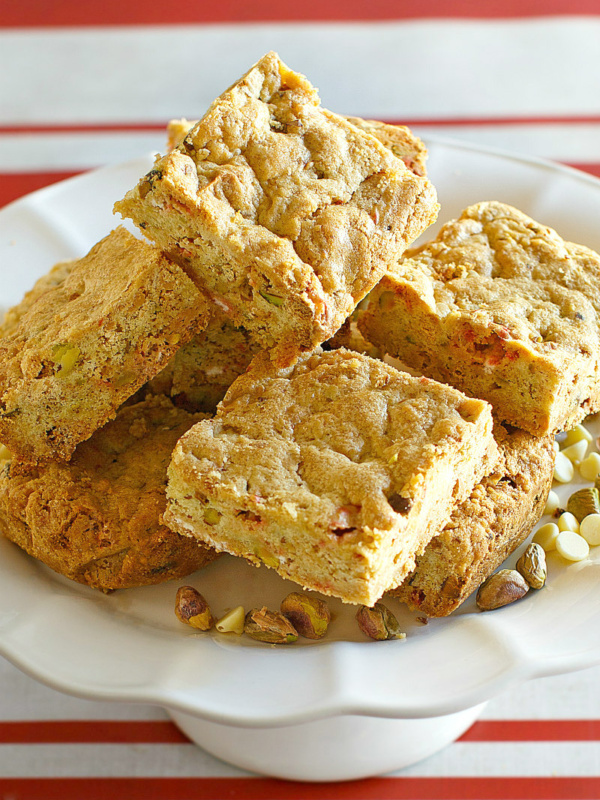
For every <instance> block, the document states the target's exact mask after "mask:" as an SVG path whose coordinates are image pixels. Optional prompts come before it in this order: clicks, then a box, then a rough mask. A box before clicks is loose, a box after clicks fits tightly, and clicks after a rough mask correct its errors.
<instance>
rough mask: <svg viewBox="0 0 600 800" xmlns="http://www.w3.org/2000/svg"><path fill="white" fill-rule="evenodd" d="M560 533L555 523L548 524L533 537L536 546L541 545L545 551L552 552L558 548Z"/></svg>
mask: <svg viewBox="0 0 600 800" xmlns="http://www.w3.org/2000/svg"><path fill="white" fill-rule="evenodd" d="M559 533H560V531H559V529H558V525H556V523H554V522H547V523H546V524H545V525H542V527H541V528H538V530H537V531H536V533H535V536H534V537H533V541H534V542H535V543H536V544H539V545H541V547H543V549H544V550H545V551H546V553H547V552H549V551H550V550H554V549H555V547H556V540H557V539H558V534H559Z"/></svg>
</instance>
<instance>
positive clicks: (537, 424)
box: [0, 53, 600, 615]
mask: <svg viewBox="0 0 600 800" xmlns="http://www.w3.org/2000/svg"><path fill="white" fill-rule="evenodd" d="M169 139H170V150H169V152H168V153H167V155H165V156H163V157H159V158H157V160H156V163H155V164H154V166H153V168H152V170H151V171H150V172H149V173H148V174H147V175H145V176H143V177H142V178H141V179H140V181H139V183H138V185H137V186H136V187H134V188H132V189H131V191H130V192H128V193H127V195H126V196H125V198H124V199H123V200H121V201H119V202H117V203H116V205H115V209H116V210H117V211H118V212H120V213H121V215H122V216H123V217H126V218H128V219H130V220H132V221H133V222H134V223H135V225H137V227H138V228H139V229H140V231H141V234H142V235H143V236H144V238H145V240H147V241H140V240H138V239H136V238H134V237H133V236H132V235H131V234H129V233H127V232H126V231H125V230H124V229H123V228H118V229H117V230H116V231H113V232H112V233H111V234H110V235H109V236H108V237H107V238H106V239H104V240H103V241H102V242H100V243H98V244H97V245H96V246H95V247H94V248H93V249H92V251H91V252H90V253H89V254H88V255H87V256H85V257H84V258H83V259H80V260H79V261H76V262H70V263H68V264H61V265H58V266H57V267H55V268H54V269H53V270H52V271H51V272H50V273H49V275H47V276H45V277H44V278H42V279H41V280H40V281H38V283H37V284H36V286H35V287H34V288H33V290H32V291H31V292H30V293H29V294H28V295H26V297H25V299H24V300H23V302H22V303H21V304H20V305H19V306H17V307H16V308H15V309H12V310H11V311H10V312H9V313H8V314H7V317H6V319H5V322H4V326H3V328H2V330H1V336H0V351H1V356H2V357H1V358H0V363H1V364H2V366H1V367H0V441H2V442H3V444H4V445H5V446H6V448H8V451H10V454H9V453H8V451H7V453H6V459H5V466H4V470H3V473H2V477H1V478H0V528H1V529H2V530H3V532H4V533H5V534H6V535H7V536H8V537H9V538H11V539H13V541H15V542H16V543H17V544H19V545H20V546H21V547H23V548H24V549H26V550H27V551H28V552H29V553H31V554H32V555H34V556H36V557H38V558H40V559H41V560H43V561H45V562H46V563H47V564H49V565H50V566H51V567H52V568H54V569H56V570H57V571H59V572H62V573H63V574H66V575H68V576H69V577H71V578H74V579H76V580H80V581H82V582H86V583H89V584H90V585H94V586H98V588H102V589H111V588H119V587H122V586H128V585H137V584H140V583H150V582H157V581H159V580H166V579H168V578H172V577H179V576H181V575H183V574H185V572H186V571H192V570H194V569H197V568H198V567H199V566H201V565H202V564H203V563H206V562H207V561H208V560H210V559H211V558H212V557H214V555H215V554H216V553H218V552H222V551H225V552H229V553H232V554H234V555H237V556H241V557H243V558H245V559H247V560H249V561H250V562H252V563H254V564H257V565H261V564H264V565H266V566H267V567H270V568H273V569H275V570H277V572H278V573H279V574H280V575H282V576H284V577H286V578H290V579H292V580H294V581H296V582H297V583H299V584H301V585H302V586H304V587H306V588H309V589H314V590H318V591H320V592H322V593H324V594H328V595H332V596H336V597H339V598H341V599H342V600H344V601H346V602H349V603H361V604H366V605H372V604H373V603H375V602H376V601H377V600H378V599H379V598H380V597H381V596H382V595H383V594H384V593H385V592H388V591H393V592H394V593H395V594H396V595H397V596H399V597H400V598H401V599H402V600H404V601H406V602H407V603H408V604H409V605H411V606H413V607H415V608H420V609H422V610H424V611H425V612H426V613H427V614H430V615H445V614H448V613H450V612H451V611H452V610H453V609H454V608H456V607H457V606H458V605H459V604H460V603H461V602H462V601H463V600H464V599H465V598H466V597H467V596H468V594H470V593H471V592H472V591H473V590H474V589H475V588H477V586H478V585H479V583H480V582H481V581H482V580H483V579H484V578H485V577H487V575H488V574H489V573H490V572H492V571H493V570H494V569H495V568H496V567H497V566H498V564H500V563H501V562H502V561H503V560H504V558H505V557H506V556H507V555H508V554H509V553H510V552H511V551H512V550H513V549H514V548H515V547H517V546H518V545H519V544H520V543H521V542H522V541H523V540H524V539H525V538H526V537H527V536H528V534H529V533H530V532H531V530H532V528H533V525H534V524H535V522H536V521H537V519H539V517H540V516H541V513H542V510H543V508H544V504H545V500H546V496H547V493H548V490H549V488H550V485H551V481H552V473H553V462H554V447H553V434H554V433H556V432H557V431H559V430H563V429H566V428H568V427H570V426H572V425H574V424H575V423H576V422H578V421H579V420H580V419H582V418H583V417H584V416H585V415H586V414H588V413H591V412H593V411H596V410H598V409H599V408H600V389H599V388H598V387H599V382H598V369H599V365H598V362H599V360H600V326H599V323H598V311H600V302H599V301H598V299H597V298H598V296H600V295H599V294H598V291H599V289H600V266H599V265H600V258H599V257H598V256H597V255H596V254H594V253H592V252H591V251H589V250H586V249H585V248H583V247H577V246H575V245H570V244H567V243H565V242H563V241H562V240H561V239H560V238H559V237H558V236H557V234H555V233H554V232H553V231H550V230H549V229H546V228H543V227H542V226H540V225H537V224H536V223H534V222H533V221H532V220H530V219H529V218H527V217H525V216H524V215H522V214H520V213H519V212H518V211H516V210H515V209H512V208H510V207H508V206H504V205H501V204H499V203H482V204H479V205H478V206H474V207H472V208H470V209H467V211H466V212H465V213H464V215H463V217H461V219H460V220H458V221H456V222H452V223H449V224H448V225H446V226H445V227H444V228H443V229H442V232H441V233H440V235H439V237H438V238H437V239H436V240H435V241H434V242H433V243H431V244H429V245H426V246H424V247H421V248H419V249H418V250H413V251H410V250H407V248H409V247H410V245H411V244H413V243H414V241H415V240H416V239H417V238H418V237H419V236H420V235H421V233H423V232H424V231H425V230H426V229H427V228H428V227H429V226H430V225H431V224H432V223H433V222H434V221H435V219H436V217H437V213H438V205H437V200H436V194H435V189H434V187H433V186H432V184H431V182H430V181H429V180H428V178H427V177H426V170H425V156H426V151H425V148H424V146H423V144H422V142H420V141H419V140H418V139H417V138H416V137H415V136H413V135H412V134H411V133H410V131H409V130H408V129H407V128H404V127H401V126H391V125H384V124H383V123H378V122H368V121H365V120H360V119H357V118H345V117H341V116H339V115H336V114H334V113H332V112H329V111H327V110H325V109H323V108H321V106H320V104H319V98H318V95H317V92H316V90H315V89H314V88H313V87H312V86H311V84H310V83H309V82H308V81H307V79H306V78H304V77H303V76H301V75H299V74H297V73H294V72H292V71H291V70H290V69H289V68H288V67H286V66H285V65H284V64H283V63H282V62H281V61H280V60H279V58H278V56H277V55H276V54H274V53H269V54H267V55H266V56H265V57H264V58H262V59H261V60H260V61H259V62H258V63H257V64H256V65H255V66H254V67H252V68H251V69H250V70H249V72H248V73H247V74H246V75H245V76H243V78H241V79H240V80H239V81H238V82H237V83H236V84H234V85H233V86H232V87H231V88H230V89H228V90H227V91H226V92H225V93H224V94H223V95H221V96H220V97H219V98H217V100H215V101H214V103H213V104H212V105H211V107H210V108H209V110H208V111H207V113H206V114H205V116H204V117H203V118H202V119H201V120H199V121H198V122H195V123H187V122H186V121H184V120H181V121H179V122H176V123H173V124H171V126H170V129H169ZM148 242H149V243H148ZM365 298H366V299H365ZM359 304H361V305H360V307H359ZM357 325H358V328H357ZM384 355H390V356H393V357H394V358H396V359H400V360H401V361H402V362H404V363H405V364H406V365H407V366H408V367H409V368H411V369H410V372H409V371H405V370H404V369H398V368H397V367H396V366H392V364H391V363H389V362H390V359H387V360H385V359H384V358H382V357H377V356H384ZM169 461H170V464H169V467H168V480H167V463H168V462H169Z"/></svg>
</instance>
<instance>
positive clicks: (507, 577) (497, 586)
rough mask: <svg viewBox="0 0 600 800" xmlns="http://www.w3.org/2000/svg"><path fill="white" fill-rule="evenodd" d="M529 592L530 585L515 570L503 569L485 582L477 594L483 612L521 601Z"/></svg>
mask: <svg viewBox="0 0 600 800" xmlns="http://www.w3.org/2000/svg"><path fill="white" fill-rule="evenodd" d="M528 591H529V584H528V583H527V581H526V580H525V578H524V577H523V576H522V575H521V573H520V572H517V571H516V570H515V569H501V570H500V571H499V572H494V574H493V575H490V577H489V578H488V579H487V580H486V581H484V582H483V583H482V584H481V586H480V587H479V590H478V592H477V605H478V606H479V608H480V609H481V610H482V611H492V609H494V608H500V607H501V606H506V605H508V604H509V603H514V602H515V600H520V599H521V598H522V597H524V596H525V595H526V594H527V592H528Z"/></svg>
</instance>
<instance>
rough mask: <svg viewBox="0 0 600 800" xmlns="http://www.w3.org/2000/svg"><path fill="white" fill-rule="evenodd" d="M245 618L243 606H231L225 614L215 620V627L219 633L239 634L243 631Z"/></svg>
mask: <svg viewBox="0 0 600 800" xmlns="http://www.w3.org/2000/svg"><path fill="white" fill-rule="evenodd" d="M245 618H246V614H245V613H244V607H243V606H236V608H232V609H231V611H228V612H227V614H225V616H223V617H221V619H219V620H217V622H216V623H215V628H216V629H217V630H218V631H219V633H237V635H238V636H241V635H242V633H243V632H244V619H245Z"/></svg>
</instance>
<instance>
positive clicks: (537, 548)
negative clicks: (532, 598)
mask: <svg viewBox="0 0 600 800" xmlns="http://www.w3.org/2000/svg"><path fill="white" fill-rule="evenodd" d="M517 571H518V572H520V573H521V575H522V576H523V577H524V578H525V580H526V581H527V583H528V584H529V585H530V586H531V588H532V589H541V588H542V586H543V585H544V584H545V583H546V573H547V570H546V553H545V552H544V548H543V547H542V546H541V545H540V544H537V543H536V542H532V543H531V544H530V545H528V547H527V548H526V550H525V552H524V553H523V555H522V556H521V558H520V559H519V560H518V561H517Z"/></svg>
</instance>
